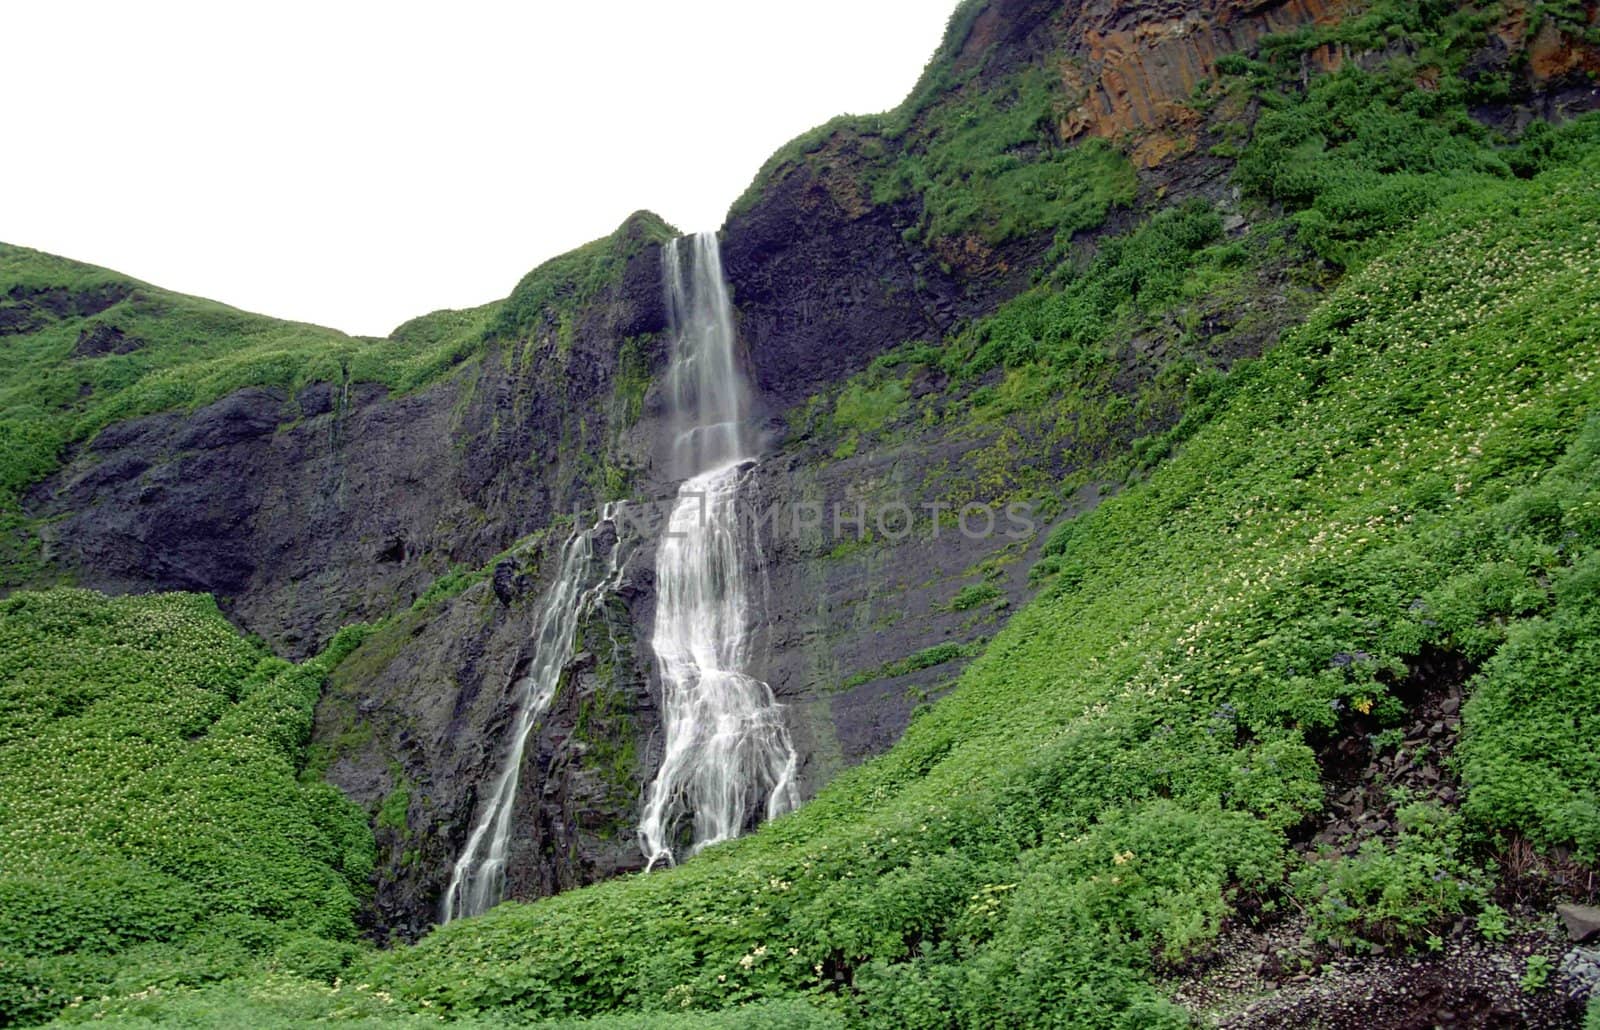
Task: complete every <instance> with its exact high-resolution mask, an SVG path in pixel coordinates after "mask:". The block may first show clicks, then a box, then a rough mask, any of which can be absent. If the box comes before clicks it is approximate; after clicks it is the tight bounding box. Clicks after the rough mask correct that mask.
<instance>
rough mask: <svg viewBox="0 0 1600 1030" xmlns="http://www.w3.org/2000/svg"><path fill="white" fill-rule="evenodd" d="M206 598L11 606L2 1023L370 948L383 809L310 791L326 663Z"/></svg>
mask: <svg viewBox="0 0 1600 1030" xmlns="http://www.w3.org/2000/svg"><path fill="white" fill-rule="evenodd" d="M355 642H356V637H355V634H353V633H350V632H347V633H345V634H342V635H341V637H340V639H339V640H338V641H336V642H335V643H334V645H333V646H332V647H331V648H330V649H329V652H328V653H327V654H325V655H324V656H323V657H322V658H320V659H318V660H316V661H313V662H309V663H307V664H305V665H302V666H298V667H296V666H292V665H290V664H289V663H287V662H284V661H282V660H281V659H277V658H273V657H271V656H270V655H269V654H267V653H266V652H265V651H264V650H263V649H262V648H261V647H259V646H258V645H256V644H253V643H251V642H249V641H247V640H244V639H243V638H241V637H240V636H239V635H238V633H237V632H236V631H235V630H234V629H233V627H231V626H230V625H228V623H227V621H226V620H225V619H223V618H222V615H221V613H219V612H218V611H217V608H216V605H215V604H214V603H213V602H212V601H211V600H210V599H209V598H204V597H195V596H189V595H162V596H153V597H142V598H119V599H109V598H105V597H101V596H99V595H97V594H91V593H88V592H86V591H71V590H58V591H52V592H49V593H20V594H15V595H13V596H11V597H10V598H8V599H6V600H4V601H0V1023H10V1022H14V1021H27V1020H28V1019H30V1018H37V1017H40V1016H48V1015H49V1014H51V1013H53V1012H55V1011H57V1010H59V1009H61V1008H62V1007H63V1006H65V1005H67V1004H69V1003H71V1002H72V1001H73V999H74V998H81V997H82V996H85V995H88V996H91V997H98V996H99V995H100V994H102V993H105V992H114V993H125V992H130V991H136V990H144V989H146V988H149V987H152V986H170V985H173V984H193V983H199V982H206V981H210V980H216V979H221V978H225V977H228V976H234V975H238V974H239V973H241V972H242V971H244V970H248V969H254V968H257V966H258V965H259V964H260V963H262V962H265V963H266V964H267V965H268V966H270V967H271V968H276V969H280V970H284V971H286V972H292V973H295V974H301V975H309V976H312V977H317V976H323V975H327V976H330V977H331V975H332V974H333V973H334V972H336V971H337V970H338V969H339V968H340V967H341V966H342V965H343V963H344V962H345V961H347V960H348V958H349V956H350V955H351V954H352V953H353V952H354V950H355V947H354V944H353V941H354V939H355V937H356V926H355V914H356V910H357V908H358V906H359V902H360V898H361V895H362V892H364V891H365V889H366V881H367V876H368V874H369V873H370V872H371V868H372V860H373V855H372V836H371V833H370V831H369V830H368V829H367V825H366V816H365V813H363V812H361V811H359V810H358V809H356V808H355V806H353V805H351V804H350V803H349V802H348V801H346V800H345V799H344V797H343V796H342V795H340V794H339V793H338V792H337V791H336V790H334V789H333V788H332V787H330V786H328V785H327V784H326V783H323V782H321V781H319V780H307V781H303V782H302V781H301V780H299V779H298V778H297V774H298V772H299V764H300V762H301V760H302V758H303V755H304V751H305V745H306V740H307V738H308V736H309V734H310V728H311V715H312V710H313V708H314V707H315V705H316V700H317V695H318V692H319V690H320V688H321V685H322V680H323V678H324V676H325V675H326V673H327V670H328V669H329V668H330V667H331V666H332V665H333V664H335V663H337V661H338V660H339V658H340V657H341V656H342V655H343V654H344V653H346V652H347V651H348V650H349V649H350V648H351V647H353V646H354V643H355Z"/></svg>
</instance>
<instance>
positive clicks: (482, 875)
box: [443, 505, 623, 923]
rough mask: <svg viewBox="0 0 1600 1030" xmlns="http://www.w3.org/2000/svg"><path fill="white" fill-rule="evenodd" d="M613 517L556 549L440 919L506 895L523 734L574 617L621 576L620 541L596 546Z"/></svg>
mask: <svg viewBox="0 0 1600 1030" xmlns="http://www.w3.org/2000/svg"><path fill="white" fill-rule="evenodd" d="M616 514H617V513H616V509H615V506H614V505H606V507H605V509H604V510H603V511H602V512H601V515H600V520H599V521H598V522H596V523H595V524H594V525H593V526H591V527H589V528H588V529H583V530H578V531H576V532H574V533H573V534H572V536H571V537H570V538H569V539H568V540H567V543H566V545H565V547H563V548H562V552H561V565H560V567H559V568H558V569H557V571H556V578H555V581H554V582H553V583H551V584H550V590H549V593H547V594H546V595H545V597H544V603H543V605H542V607H541V608H540V610H539V621H538V628H537V629H536V630H535V631H534V638H533V641H534V645H533V660H532V662H531V663H530V664H529V666H528V671H527V672H526V673H525V674H524V675H523V677H522V678H521V679H520V680H518V681H517V683H516V687H515V694H516V698H517V717H516V721H515V723H514V724H513V725H512V728H511V745H510V749H509V751H508V753H507V756H506V762H505V767H504V768H503V769H502V770H501V772H500V776H499V778H498V779H496V780H495V783H494V789H493V790H492V791H491V792H490V794H489V796H488V799H487V800H486V801H484V802H483V803H482V814H481V815H480V816H479V817H478V822H477V824H476V825H475V826H474V827H473V829H472V833H471V835H470V836H468V838H467V845H466V847H465V848H463V849H462V850H461V857H460V858H458V859H457V860H456V864H455V868H454V869H453V870H452V871H451V874H450V886H449V888H448V889H447V890H446V891H445V896H444V913H443V918H444V922H446V923H448V922H450V921H451V920H452V919H465V918H468V917H469V916H475V915H479V914H481V913H483V912H485V911H487V910H488V909H490V908H493V907H494V906H495V905H498V904H499V903H500V902H502V901H504V900H505V887H506V852H507V851H508V849H509V848H510V844H511V830H512V827H511V813H512V809H513V808H514V807H515V804H516V799H517V784H518V782H519V780H520V778H521V774H522V759H523V755H524V753H525V752H526V751H527V747H528V739H529V737H531V736H532V735H533V730H534V727H535V726H537V725H538V724H539V720H540V719H541V718H542V717H543V716H544V713H545V710H546V709H547V708H549V707H550V702H551V700H552V699H553V698H554V697H555V693H556V687H557V686H558V685H559V684H560V682H561V671H562V670H563V669H564V668H565V667H566V665H567V663H568V662H569V661H571V660H572V646H573V639H574V637H575V636H576V634H577V629H578V623H579V621H580V620H581V619H582V618H583V616H584V614H585V613H586V612H587V611H588V610H589V609H590V608H591V607H592V606H593V605H594V604H595V603H596V602H597V601H598V600H600V599H601V598H602V597H604V596H605V595H606V594H607V593H609V592H611V591H612V590H614V589H616V586H617V583H618V581H619V580H620V579H621V576H622V565H623V541H622V540H620V539H618V540H617V541H616V542H615V543H614V544H613V545H612V548H611V553H610V557H609V558H608V559H606V560H604V561H602V560H601V558H600V556H599V555H597V554H596V548H595V537H596V534H597V533H599V531H600V530H601V529H602V528H603V527H605V526H608V525H609V526H612V527H615V525H616Z"/></svg>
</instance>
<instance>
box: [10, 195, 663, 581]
mask: <svg viewBox="0 0 1600 1030" xmlns="http://www.w3.org/2000/svg"><path fill="white" fill-rule="evenodd" d="M670 234H671V229H670V227H668V226H666V224H665V223H663V222H661V220H660V219H659V218H656V217H655V216H654V215H651V214H649V213H641V214H639V215H635V216H633V217H632V218H630V219H629V220H628V222H627V223H625V224H624V225H623V227H622V228H620V229H618V230H617V231H616V232H615V233H613V234H612V235H610V236H607V237H605V238H603V239H600V240H596V241H595V242H593V243H590V244H587V245H585V246H583V247H580V248H578V249H577V250H575V251H573V252H571V253H570V254H564V255H561V256H560V257H557V258H554V259H552V260H551V261H548V262H546V263H545V264H543V265H541V266H539V267H538V268H537V269H535V270H533V271H532V272H530V273H528V275H527V276H526V277H524V278H523V280H522V281H521V282H520V283H518V284H517V287H516V289H515V290H513V291H512V293H511V295H510V296H509V297H508V298H507V299H506V300H505V301H499V302H496V303H493V304H487V305H484V306H482V307H478V308H473V309H470V310H467V311H438V312H434V313H433V314H430V315H424V316H422V317H421V318H417V319H413V320H411V321H409V322H407V323H405V324H404V325H402V326H400V327H399V328H397V329H396V330H395V331H394V333H393V334H392V335H391V336H390V337H389V338H388V339H384V340H376V339H369V338H358V337H350V336H346V335H345V334H343V333H339V332H335V331H334V330H331V329H323V328H321V327H319V326H312V325H304V324H301V323H296V322H284V321H280V320H278V319H272V318H266V317H263V316H260V315H252V314H248V313H246V312H242V311H239V310H237V309H235V308H230V307H228V306H226V305H223V304H218V303H216V302H215V301H208V300H202V299H199V298H196V297H187V296H183V295H180V294H175V293H170V292H168V291H165V290H161V289H157V288H155V287H152V286H149V285H147V284H144V283H141V282H138V281H136V280H132V279H129V278H127V277H126V276H123V275H120V274H119V273H116V272H111V271H108V270H106V269H102V268H95V267H93V266H89V265H83V264H79V263H77V262H74V261H68V260H66V259H64V258H58V257H54V256H52V255H49V254H42V253H40V252H38V251H34V250H28V249H26V248H22V247H14V246H10V245H7V244H0V307H3V306H4V305H5V303H6V302H7V300H9V301H10V302H11V303H13V304H16V303H29V302H30V300H32V299H33V298H36V297H37V296H38V294H39V292H40V291H59V292H64V293H65V294H66V295H67V296H69V297H80V296H95V295H101V296H104V297H106V298H107V299H115V300H116V302H115V303H114V304H112V305H111V306H110V307H108V308H105V309H104V310H101V311H98V312H97V313H95V314H93V315H87V316H86V315H82V314H77V313H75V312H73V311H71V310H68V311H67V312H66V313H65V314H63V315H60V316H52V315H49V314H41V315H40V316H39V324H38V325H37V326H36V327H35V328H34V329H33V331H31V332H25V333H20V334H16V335H10V336H5V337H0V339H3V340H4V344H5V354H6V362H5V366H4V368H3V369H0V583H17V582H25V581H27V580H28V579H29V577H30V576H31V575H33V574H36V573H37V571H38V570H37V568H36V567H35V566H34V564H33V562H32V560H31V558H32V556H31V554H30V553H29V551H28V545H27V543H26V540H25V538H24V537H23V536H22V533H21V531H22V528H23V526H24V521H23V518H22V516H21V513H20V511H19V508H18V499H19V498H20V497H21V495H22V493H23V491H24V490H25V489H26V488H27V487H28V486H29V485H30V484H32V483H35V482H37V481H38V480H40V479H42V478H44V477H45V476H47V475H49V474H50V473H51V472H52V471H54V470H55V469H56V468H57V466H58V464H59V462H60V460H61V457H62V455H63V453H64V452H65V450H66V449H67V448H68V447H69V446H70V445H73V444H77V443H81V442H83V441H85V440H88V439H90V438H92V437H93V436H94V434H95V433H97V432H99V431H100V430H101V429H103V428H104V427H106V426H107V425H110V424H111V423H113V422H117V421H120V420H123V419H128V418H134V417H137V416H140V415H148V414H152V413H154V412H159V411H170V410H189V409H193V408H197V407H200V406H202V405H204V404H208V403H210V402H212V401H214V400H217V399H219V398H221V397H222V396H224V395H225V394H227V393H230V392H232V391H234V390H238V389H241V388H243V387H247V386H264V387H274V388H277V389H280V390H284V391H287V392H289V393H291V394H292V393H293V392H294V391H296V390H298V389H299V388H300V387H301V386H303V385H305V384H307V383H312V382H319V381H320V382H329V383H335V384H341V383H379V384H382V385H384V386H387V387H389V388H390V389H392V390H396V391H406V390H413V389H417V388H419V387H421V386H424V385H427V384H428V383H431V382H434V381H436V380H438V379H439V378H441V377H442V376H444V375H446V374H448V373H449V372H450V371H451V370H452V369H454V368H455V367H456V366H458V365H459V364H460V363H461V362H463V361H466V360H468V359H469V358H471V357H472V356H474V355H475V354H477V353H478V352H479V351H480V350H481V348H482V345H483V344H484V342H485V341H486V340H488V339H492V338H495V337H504V338H515V337H517V336H518V335H519V334H523V333H526V332H528V331H530V330H532V329H533V328H534V327H535V324H536V323H538V322H539V321H540V320H542V319H545V318H550V319H553V320H555V321H556V322H558V323H561V324H563V325H564V324H566V323H567V322H568V321H570V320H571V319H572V318H573V317H574V315H575V313H576V312H578V311H580V310H581V309H582V307H583V305H584V304H585V303H586V302H587V301H588V300H590V299H591V298H593V297H594V295H595V294H596V293H597V292H599V291H600V290H601V289H603V288H604V286H605V285H606V284H607V282H608V281H609V280H610V277H612V276H613V275H614V274H615V273H616V272H617V271H618V270H619V268H620V265H621V262H622V261H623V260H625V259H626V257H627V256H628V255H629V254H630V253H632V252H633V250H634V249H635V248H637V247H638V246H640V245H641V244H642V242H645V241H647V240H649V239H660V238H663V237H665V236H667V235H670ZM33 306H34V307H35V308H37V304H36V303H35V304H34V305H33ZM96 306H97V307H98V306H99V305H96ZM102 326H104V327H114V328H115V329H117V330H120V331H121V333H122V334H123V335H124V337H125V339H126V341H127V343H128V344H129V345H136V346H135V347H134V349H132V350H130V351H129V352H128V353H123V354H117V353H107V354H101V355H95V356H79V357H74V356H73V352H74V349H75V348H77V347H78V345H79V341H80V339H82V337H83V336H84V335H85V334H87V333H90V332H92V331H94V330H95V329H96V328H97V327H102Z"/></svg>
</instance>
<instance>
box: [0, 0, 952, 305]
mask: <svg viewBox="0 0 1600 1030" xmlns="http://www.w3.org/2000/svg"><path fill="white" fill-rule="evenodd" d="M955 3H956V0H804V2H801V3H794V2H786V3H781V4H779V3H772V2H771V0H738V2H735V0H656V2H648V0H606V2H599V0H588V2H582V0H571V2H550V0H538V2H533V0H529V2H523V3H488V2H472V0H467V2H454V3H442V2H441V3H436V4H431V5H428V6H422V5H415V4H407V3H398V2H334V0H323V2H320V3H305V2H300V0H289V2H284V0H270V2H269V0H260V2H253V3H245V2H232V0H208V2H206V3H192V4H191V3H171V2H148V3H134V2H128V0H119V2H103V3H88V2H81V0H49V2H44V0H39V2H18V3H7V4H6V5H5V10H4V12H3V14H0V25H3V33H4V36H5V39H6V44H5V47H4V51H5V56H4V60H3V64H0V82H3V83H4V84H5V89H4V93H5V96H6V98H7V100H8V101H9V102H8V103H7V105H6V109H7V112H8V116H9V117H8V119H7V125H8V127H7V131H6V145H5V155H4V157H3V158H0V240H4V241H5V242H8V243H18V244H22V245H24V246H29V247H36V248H38V249H40V250H46V251H50V252H52V253H56V254H61V255H64V256H66V257H71V258H76V259H78V260H81V261H88V262H90V263H93V264H97V265H105V266H107V267H110V268H114V269H117V270H118V271H121V272H125V273H127V274H129V275H132V276H135V277H136V278H140V279H144V280H146V281H148V282H152V283H155V284H157V285H159V286H164V287H168V288H170V289H174V290H178V291H180V292H183V293H192V294H198V295H200V296H204V297H210V298H213V299H215V300H220V301H224V302H226V303H229V304H233V305H235V306H238V307H242V308H246V309H249V310H252V311H259V312H263V313H266V314H271V315H277V316H280V317H284V318H293V319H298V320H303V321H308V322H316V323H320V324H323V325H329V326H333V327H335V328H338V329H343V330H346V331H347V332H352V333H362V334H371V335H385V334H387V333H388V332H389V330H391V329H393V328H394V327H395V326H396V325H398V324H399V323H400V322H402V321H404V320H405V319H407V318H410V317H412V316H414V315H419V314H423V313H425V312H428V311H432V310H435V309H437V308H441V307H465V306H470V305H474V304H481V303H483V302H485V301H489V300H494V299H497V298H499V297H503V296H505V295H506V294H507V293H509V292H510V290H511V287H512V286H513V285H515V284H516V281H517V280H518V279H519V278H521V276H522V274H523V273H524V272H526V271H528V270H529V269H530V268H532V267H533V266H534V265H536V264H538V263H539V262H540V261H543V260H545V259H546V258H549V257H553V256H554V255H556V254H559V253H561V252H563V251H565V250H568V249H570V248H571V247H573V246H576V245H578V244H580V243H584V242H586V241H588V240H591V239H594V238H596V237H599V236H603V235H605V234H607V233H609V232H610V231H611V230H612V229H613V228H615V227H616V225H618V224H619V223H620V222H621V221H622V220H623V219H624V218H625V217H627V215H628V214H629V213H630V212H632V211H635V210H638V209H640V208H649V209H651V210H654V211H656V212H657V213H659V214H660V215H662V216H663V217H665V218H666V219H667V220H668V221H670V222H672V223H673V224H674V225H677V226H678V227H679V228H681V229H684V230H686V231H688V230H694V229H707V228H715V227H717V226H718V225H720V224H721V222H722V218H723V215H724V214H725V212H726V211H727V208H728V205H729V204H731V203H732V202H733V200H734V198H735V197H737V196H738V195H739V194H740V193H741V192H743V190H744V187H745V186H746V185H748V183H749V182H750V180H751V178H752V177H753V176H754V175H755V172H756V169H757V168H758V167H760V165H761V162H762V161H764V160H765V159H766V157H767V156H768V155H769V154H770V153H771V152H772V151H773V150H775V149H776V148H777V147H778V146H779V145H781V144H782V143H784V142H785V141H786V140H788V139H791V138H792V137H794V136H796V135H798V134H800V133H801V132H803V131H805V130H806V129H808V128H811V127H812V126H813V125H817V124H819V123H821V122H824V121H827V120H828V119H829V118H831V117H832V116H833V115H835V114H840V113H844V112H855V113H863V112H872V111H880V110H884V109H887V108H889V107H892V106H894V105H895V104H896V103H898V102H899V101H900V100H901V99H902V98H903V97H904V96H905V95H906V94H907V93H908V92H910V89H911V87H912V85H913V84H914V82H915V80H916V77H917V75H918V74H919V73H920V72H921V70H922V67H923V65H924V64H925V63H926V61H927V59H928V57H929V56H930V55H931V54H932V53H933V51H934V49H935V47H936V46H937V45H938V41H939V37H940V35H941V33H942V32H943V29H944V24H945V21H946V19H947V18H948V17H949V14H950V12H951V11H952V10H953V9H954V8H955Z"/></svg>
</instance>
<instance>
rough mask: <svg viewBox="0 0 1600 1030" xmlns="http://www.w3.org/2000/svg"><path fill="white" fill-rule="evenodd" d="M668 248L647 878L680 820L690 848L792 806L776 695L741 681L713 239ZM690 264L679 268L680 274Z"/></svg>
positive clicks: (740, 435) (735, 467) (723, 319)
mask: <svg viewBox="0 0 1600 1030" xmlns="http://www.w3.org/2000/svg"><path fill="white" fill-rule="evenodd" d="M691 240H692V253H690V254H686V251H689V250H691V248H689V247H685V246H684V241H683V240H674V241H673V242H672V243H671V244H670V245H668V247H667V248H666V249H665V250H664V251H663V255H662V265H663V271H662V278H663V280H664V286H665V289H666V294H667V305H668V312H669V314H670V317H671V320H672V330H673V333H672V338H673V348H674V349H673V355H672V366H671V368H670V370H669V372H668V380H667V386H668V392H669V395H670V398H671V401H672V405H673V408H672V410H673V416H674V421H673V429H674V437H673V446H672V461H673V464H674V466H675V469H674V471H675V472H677V473H678V474H680V475H683V476H686V477H687V478H686V479H685V480H684V482H683V485H682V486H681V487H679V490H678V499H677V502H676V504H675V505H674V507H673V510H672V514H671V516H670V518H669V519H668V523H667V529H666V531H665V533H664V534H663V536H662V539H661V545H660V548H659V550H658V552H657V557H656V620H655V629H654V633H653V635H652V637H651V645H652V649H653V650H654V651H655V655H656V663H657V668H658V670H659V672H660V675H661V693H662V698H661V712H662V722H663V726H664V728H665V736H666V744H665V753H664V755H663V757H662V761H661V768H660V770H659V771H658V772H657V774H656V778H655V780H654V782H652V783H651V785H650V789H649V792H648V795H647V797H646V801H645V808H644V815H643V818H642V820H641V822H640V826H639V843H640V847H641V848H642V849H643V851H644V855H645V858H646V859H647V860H648V862H649V864H650V865H651V866H652V867H653V866H654V865H655V864H656V863H658V862H660V861H663V860H665V861H667V862H669V863H670V862H673V861H675V859H676V856H675V855H674V853H673V844H674V842H675V838H676V837H677V835H678V827H679V825H680V824H681V822H682V820H683V819H684V818H686V817H687V818H689V819H691V820H692V826H693V830H692V836H691V838H690V843H691V848H692V850H695V851H697V850H699V849H700V848H702V847H704V846H706V845H708V844H714V843H716V842H718V841H722V840H727V839H729V838H731V837H735V836H738V835H739V833H741V832H742V831H743V830H744V829H745V828H746V826H747V825H749V824H750V823H751V822H753V821H755V820H756V819H758V818H760V817H761V816H765V817H766V818H769V819H770V818H772V817H774V816H777V815H781V814H783V813H784V812H787V811H789V810H790V809H792V808H794V807H795V806H796V805H797V804H798V803H799V791H798V787H797V784H796V782H795V776H796V771H797V769H798V765H799V759H798V756H797V755H796V753H795V749H794V745H793V744H792V743H791V742H790V739H789V732H788V729H787V728H786V727H785V725H784V722H783V710H782V707H781V706H780V705H779V704H778V703H777V699H776V698H775V697H774V696H773V693H772V688H771V687H769V686H768V685H767V684H766V683H764V682H762V681H761V680H759V679H756V678H755V677H753V676H751V675H750V674H749V672H748V670H749V668H750V666H751V659H752V654H751V651H752V646H751V632H752V630H753V628H754V626H755V624H756V622H757V621H758V617H759V612H758V610H757V609H756V606H755V605H756V602H755V601H754V600H753V598H752V596H751V594H752V589H751V588H752V579H753V578H754V577H753V576H752V573H759V571H760V562H761V550H760V546H759V542H758V541H757V539H756V535H755V533H754V532H753V528H752V527H751V525H750V521H749V520H748V519H746V518H744V517H743V514H742V513H741V510H740V506H739V488H740V484H741V482H742V479H743V477H744V475H745V473H746V471H747V470H748V469H749V467H750V464H751V462H752V461H753V459H754V447H753V446H752V444H751V440H750V435H751V434H750V431H749V427H748V426H747V425H746V418H747V408H748V393H749V389H748V386H747V384H746V383H745V379H744V376H743V375H742V373H741V372H740V370H739V365H738V361H737V357H736V354H735V335H734V328H733V306H732V303H731V301H730V300H729V297H728V288H727V284H726V282H725V281H724V279H723V275H722V255H721V252H720V251H719V249H718V245H717V238H716V236H715V234H713V233H701V234H699V235H696V236H694V237H692V238H691ZM686 262H687V265H688V267H687V269H686V267H685V265H686Z"/></svg>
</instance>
